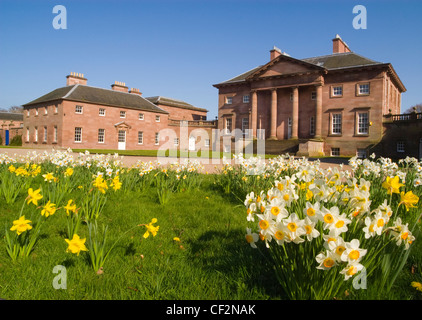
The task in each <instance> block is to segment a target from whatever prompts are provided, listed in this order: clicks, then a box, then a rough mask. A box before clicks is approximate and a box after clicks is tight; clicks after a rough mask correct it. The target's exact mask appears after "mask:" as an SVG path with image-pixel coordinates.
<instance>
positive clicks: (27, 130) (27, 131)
mask: <svg viewBox="0 0 422 320" xmlns="http://www.w3.org/2000/svg"><path fill="white" fill-rule="evenodd" d="M26 142H29V128H26Z"/></svg>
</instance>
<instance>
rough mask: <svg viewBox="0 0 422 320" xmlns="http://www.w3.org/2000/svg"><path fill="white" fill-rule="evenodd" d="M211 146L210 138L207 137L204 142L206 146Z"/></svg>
mask: <svg viewBox="0 0 422 320" xmlns="http://www.w3.org/2000/svg"><path fill="white" fill-rule="evenodd" d="M209 146H210V139H205V142H204V147H207V148H208V147H209Z"/></svg>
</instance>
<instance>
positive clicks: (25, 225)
mask: <svg viewBox="0 0 422 320" xmlns="http://www.w3.org/2000/svg"><path fill="white" fill-rule="evenodd" d="M30 223H32V222H31V220H26V219H25V216H21V217H20V218H19V219H18V220H15V221H13V226H12V227H11V228H10V230H11V231H16V233H17V234H18V235H20V234H21V233H22V232H25V231H27V230H31V229H32V226H31V225H30Z"/></svg>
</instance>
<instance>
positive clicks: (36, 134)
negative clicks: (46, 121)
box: [34, 127, 38, 142]
mask: <svg viewBox="0 0 422 320" xmlns="http://www.w3.org/2000/svg"><path fill="white" fill-rule="evenodd" d="M34 141H35V142H38V127H35V135H34Z"/></svg>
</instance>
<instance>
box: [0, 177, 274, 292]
mask: <svg viewBox="0 0 422 320" xmlns="http://www.w3.org/2000/svg"><path fill="white" fill-rule="evenodd" d="M22 201H23V196H22V197H21V198H20V199H19V200H18V201H17V202H16V203H15V204H14V205H10V206H2V209H0V226H1V229H0V230H1V231H0V235H1V237H2V238H3V236H4V226H8V225H9V224H10V217H12V216H16V212H18V211H19V209H20V206H21V203H22ZM153 217H156V218H157V219H158V223H157V224H158V225H159V226H160V229H159V232H158V233H157V235H156V237H152V236H151V237H149V238H148V239H143V237H142V235H143V233H144V232H145V228H143V227H135V229H132V231H129V232H128V233H127V234H125V235H124V236H123V237H122V238H121V239H120V240H119V242H117V244H116V247H115V248H114V250H113V251H112V252H111V254H110V256H109V258H108V260H107V261H106V263H105V265H104V270H103V271H104V273H103V274H101V275H98V274H96V273H95V272H94V270H93V269H92V267H91V265H90V263H89V261H88V259H87V258H88V254H87V253H86V252H81V254H80V255H79V256H76V255H73V254H71V253H66V248H67V244H66V242H65V241H64V239H65V238H66V218H65V214H64V212H63V211H61V212H59V211H57V213H55V214H54V215H53V216H50V217H49V219H48V221H47V223H46V224H45V225H44V228H43V229H42V231H41V237H40V239H39V241H38V243H37V244H36V248H35V250H34V251H33V253H32V254H31V255H30V256H29V257H28V258H27V259H25V260H18V261H17V262H15V263H13V262H12V261H11V260H10V259H9V257H8V256H7V254H6V250H5V244H4V241H2V242H1V243H0V297H1V298H3V299H77V300H80V299H190V300H197V299H200V300H205V299H224V300H230V299H245V300H249V299H268V298H270V297H271V298H278V297H279V294H280V293H279V292H278V291H277V289H276V286H272V285H271V281H272V280H271V277H272V273H271V271H270V270H269V267H268V266H267V265H266V264H265V263H259V264H256V261H261V260H262V257H261V256H260V253H259V252H258V251H256V250H252V249H251V248H250V247H249V246H248V245H245V242H244V233H245V231H244V230H245V227H246V221H245V219H244V207H243V206H241V205H239V203H236V202H234V200H233V199H231V198H228V197H225V196H223V195H221V194H220V192H219V191H218V190H216V189H215V187H214V184H213V177H212V176H211V175H209V176H206V177H205V179H204V181H203V184H202V187H201V189H197V190H193V191H191V192H181V193H177V194H174V195H173V197H172V198H171V199H170V201H169V203H168V204H167V205H165V206H161V205H159V204H158V202H157V199H156V194H155V192H154V190H152V189H151V188H147V189H145V190H144V191H143V192H142V193H139V192H134V191H129V192H127V193H125V196H124V198H121V196H119V195H118V194H117V193H116V194H115V195H113V196H111V197H110V198H109V199H108V201H107V204H106V207H105V209H104V214H103V215H101V216H100V218H99V220H98V223H99V225H108V226H109V232H110V233H109V245H111V244H112V243H113V242H114V241H116V240H117V239H118V238H119V237H120V236H121V235H122V233H124V232H125V231H127V230H129V229H131V228H132V227H134V226H137V225H138V224H141V223H148V222H149V221H150V220H151V219H152V218H153ZM80 235H81V237H82V238H84V237H87V236H88V231H87V226H86V225H82V227H81V231H80ZM174 237H179V238H180V242H177V241H175V240H173V238H174ZM56 265H62V266H65V267H66V270H67V289H66V290H60V289H54V288H53V286H52V282H53V279H54V277H55V276H57V274H55V273H53V268H54V267H55V266H56ZM258 275H259V276H258Z"/></svg>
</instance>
